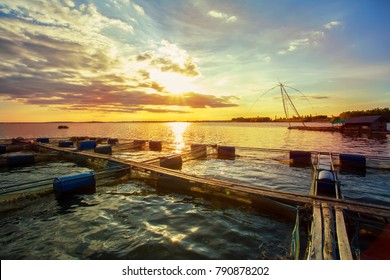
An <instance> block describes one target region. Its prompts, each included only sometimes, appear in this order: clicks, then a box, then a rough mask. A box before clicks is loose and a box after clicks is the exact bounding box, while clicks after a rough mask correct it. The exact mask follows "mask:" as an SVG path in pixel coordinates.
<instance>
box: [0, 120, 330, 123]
mask: <svg viewBox="0 0 390 280" xmlns="http://www.w3.org/2000/svg"><path fill="white" fill-rule="evenodd" d="M171 122H188V123H209V122H220V123H278V122H280V123H285V122H290V123H302V121H297V120H293V121H291V120H290V121H289V120H273V121H232V120H202V121H188V120H186V121H107V122H102V121H90V122H75V121H54V122H0V124H41V123H46V124H49V123H53V124H67V123H171ZM305 123H330V122H328V121H305Z"/></svg>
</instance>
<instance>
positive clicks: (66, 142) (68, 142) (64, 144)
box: [58, 141, 73, 148]
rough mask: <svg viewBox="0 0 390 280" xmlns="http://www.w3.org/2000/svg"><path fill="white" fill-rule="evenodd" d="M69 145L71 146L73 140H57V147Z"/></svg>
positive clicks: (67, 146)
mask: <svg viewBox="0 0 390 280" xmlns="http://www.w3.org/2000/svg"><path fill="white" fill-rule="evenodd" d="M70 146H73V141H59V142H58V147H62V148H69V147H70Z"/></svg>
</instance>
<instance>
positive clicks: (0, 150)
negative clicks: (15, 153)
mask: <svg viewBox="0 0 390 280" xmlns="http://www.w3.org/2000/svg"><path fill="white" fill-rule="evenodd" d="M6 152H7V146H6V145H0V155H1V154H5V153H6Z"/></svg>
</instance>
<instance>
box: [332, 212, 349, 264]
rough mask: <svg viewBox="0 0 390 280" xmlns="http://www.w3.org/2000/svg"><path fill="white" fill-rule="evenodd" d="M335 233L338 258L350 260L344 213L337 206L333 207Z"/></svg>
mask: <svg viewBox="0 0 390 280" xmlns="http://www.w3.org/2000/svg"><path fill="white" fill-rule="evenodd" d="M335 215H336V234H337V243H338V247H339V255H340V260H352V259H353V257H352V252H351V246H350V244H349V240H348V234H347V229H346V227H345V221H344V213H343V210H341V209H340V208H339V207H335Z"/></svg>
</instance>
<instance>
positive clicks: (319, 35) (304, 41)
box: [278, 30, 325, 55]
mask: <svg viewBox="0 0 390 280" xmlns="http://www.w3.org/2000/svg"><path fill="white" fill-rule="evenodd" d="M299 37H300V38H297V39H294V40H291V41H290V42H289V44H288V47H287V49H283V50H280V51H279V52H278V54H281V55H284V54H287V53H289V52H295V51H297V50H300V49H304V48H309V47H313V46H317V45H319V43H320V42H321V40H322V39H323V38H324V37H325V33H324V32H323V31H320V30H313V31H309V32H302V33H301V34H300V35H299Z"/></svg>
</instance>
